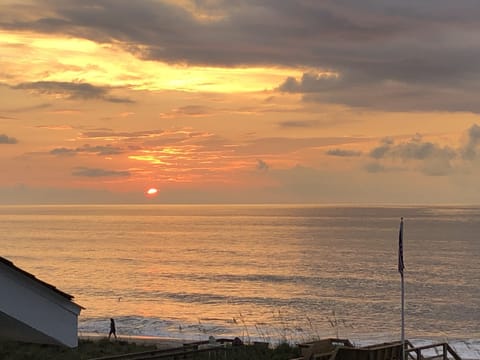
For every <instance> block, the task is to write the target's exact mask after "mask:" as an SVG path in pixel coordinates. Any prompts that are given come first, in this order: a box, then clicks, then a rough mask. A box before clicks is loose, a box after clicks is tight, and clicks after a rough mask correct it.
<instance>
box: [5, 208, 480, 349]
mask: <svg viewBox="0 0 480 360" xmlns="http://www.w3.org/2000/svg"><path fill="white" fill-rule="evenodd" d="M400 217H404V218H405V228H404V260H405V286H406V294H405V301H406V310H405V316H406V320H405V324H406V336H407V338H412V339H414V338H417V339H434V340H442V341H443V340H447V341H449V340H459V339H460V340H462V341H473V342H480V286H479V285H480V261H479V257H480V241H479V233H480V207H466V206H463V207H462V206H402V207H398V206H397V207H395V206H313V205H193V206H190V205H122V206H119V205H101V206H83V205H82V206H73V205H72V206H63V205H62V206H53V205H52V206H50V205H48V206H2V207H0V233H1V234H2V237H1V240H0V241H1V254H0V256H3V257H5V258H7V259H9V260H11V261H13V262H14V263H15V265H17V266H19V267H21V268H23V269H24V270H26V271H28V272H31V273H33V274H34V275H35V276H37V277H38V278H40V279H41V280H44V281H46V282H48V283H51V284H53V285H55V286H56V287H57V288H59V289H60V290H62V291H65V292H67V293H69V294H72V295H74V296H75V299H74V300H75V301H76V302H77V303H78V304H80V305H82V306H84V307H85V309H84V310H83V311H82V313H81V316H80V317H79V333H80V334H91V333H95V334H108V330H109V318H110V317H113V318H115V320H116V324H117V333H118V334H119V335H124V336H160V337H171V338H182V339H194V340H196V339H205V338H208V336H210V335H211V336H215V337H234V336H239V337H242V338H243V339H245V340H263V341H269V342H273V343H275V342H279V341H283V340H286V341H291V342H301V341H307V340H310V339H312V338H318V337H321V338H324V337H332V336H337V337H342V338H351V339H359V341H362V339H363V340H370V341H372V340H377V339H378V340H382V341H383V340H388V339H392V340H396V339H399V338H400V327H401V326H400V324H401V302H400V299H401V292H400V275H399V273H398V268H397V259H398V230H399V222H400Z"/></svg>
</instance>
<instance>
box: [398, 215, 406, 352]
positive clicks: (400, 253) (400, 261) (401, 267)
mask: <svg viewBox="0 0 480 360" xmlns="http://www.w3.org/2000/svg"><path fill="white" fill-rule="evenodd" d="M404 269H405V265H404V262H403V217H402V218H400V231H399V233H398V272H399V273H400V277H401V279H402V360H405V276H404Z"/></svg>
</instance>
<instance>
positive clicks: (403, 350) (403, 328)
mask: <svg viewBox="0 0 480 360" xmlns="http://www.w3.org/2000/svg"><path fill="white" fill-rule="evenodd" d="M401 277H402V360H405V279H404V275H403V273H402V274H401Z"/></svg>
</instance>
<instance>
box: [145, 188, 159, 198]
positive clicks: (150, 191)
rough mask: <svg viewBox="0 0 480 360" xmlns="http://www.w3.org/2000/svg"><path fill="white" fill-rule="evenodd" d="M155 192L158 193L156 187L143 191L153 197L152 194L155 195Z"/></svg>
mask: <svg viewBox="0 0 480 360" xmlns="http://www.w3.org/2000/svg"><path fill="white" fill-rule="evenodd" d="M157 194H158V189H156V188H150V189H148V190H147V191H146V192H145V195H147V196H148V197H154V196H157Z"/></svg>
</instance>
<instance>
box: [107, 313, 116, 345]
mask: <svg viewBox="0 0 480 360" xmlns="http://www.w3.org/2000/svg"><path fill="white" fill-rule="evenodd" d="M112 334H113V336H115V339H117V331H116V330H115V321H113V319H112V318H110V332H109V333H108V340H110V336H112Z"/></svg>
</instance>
